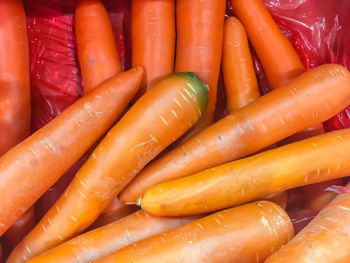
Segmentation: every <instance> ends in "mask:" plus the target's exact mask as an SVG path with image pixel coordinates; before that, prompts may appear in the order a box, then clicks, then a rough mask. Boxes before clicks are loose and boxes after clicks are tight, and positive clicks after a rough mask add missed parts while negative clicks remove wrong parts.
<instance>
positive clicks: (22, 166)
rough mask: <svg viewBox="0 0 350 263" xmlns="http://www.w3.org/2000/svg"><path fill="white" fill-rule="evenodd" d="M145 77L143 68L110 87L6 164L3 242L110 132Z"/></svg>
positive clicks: (0, 215) (1, 173) (0, 171)
mask: <svg viewBox="0 0 350 263" xmlns="http://www.w3.org/2000/svg"><path fill="white" fill-rule="evenodd" d="M143 75H144V70H143V69H142V68H137V69H132V70H130V71H128V72H125V73H122V74H120V75H118V76H116V77H114V78H112V79H110V80H108V81H106V82H105V83H103V84H102V85H101V86H100V87H99V88H98V89H96V91H94V92H92V93H91V95H90V94H89V95H88V96H85V97H83V98H81V99H80V100H78V101H77V102H75V103H74V104H73V105H72V106H70V107H68V108H67V109H66V110H65V111H63V112H62V113H61V114H60V115H59V116H58V117H56V118H55V119H54V120H52V121H51V122H50V123H49V124H47V125H46V126H44V127H43V128H41V129H40V130H39V131H37V132H36V133H34V134H33V135H31V136H30V137H29V138H27V139H26V140H24V141H23V142H21V143H20V144H18V145H17V146H15V147H14V148H12V149H11V150H10V151H8V152H7V153H6V154H5V155H4V156H3V157H2V158H1V159H0V163H1V166H0V181H1V184H0V207H1V209H0V236H1V235H2V234H3V233H4V232H5V231H6V230H7V228H9V227H10V225H11V224H12V223H14V222H15V220H16V219H18V218H19V217H20V216H21V215H22V214H23V213H24V212H25V211H26V210H28V209H29V208H30V207H31V206H32V205H33V204H34V203H35V201H37V200H38V199H39V197H40V196H41V195H42V194H43V193H45V191H46V190H47V189H48V188H49V187H50V186H51V185H53V184H54V183H55V182H56V181H57V180H58V179H59V177H60V176H61V175H63V174H64V172H65V171H67V170H68V169H69V167H71V166H72V165H73V164H74V163H75V162H76V161H77V160H78V159H79V158H80V157H81V156H82V155H83V154H84V153H85V152H86V151H87V150H88V149H89V148H90V147H91V146H92V145H93V144H94V142H95V141H96V140H97V139H98V138H99V137H100V136H101V135H103V134H104V133H105V132H106V130H107V129H108V128H110V126H111V125H112V124H113V122H114V121H115V120H116V118H117V117H118V116H119V115H120V114H121V113H122V112H123V111H124V109H125V107H126V106H127V105H128V103H129V101H130V100H131V99H132V98H133V96H134V95H135V94H136V91H137V89H138V87H139V85H140V83H141V79H142V78H143Z"/></svg>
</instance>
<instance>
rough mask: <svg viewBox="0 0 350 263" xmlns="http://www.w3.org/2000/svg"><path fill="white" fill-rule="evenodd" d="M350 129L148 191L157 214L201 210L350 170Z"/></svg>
mask: <svg viewBox="0 0 350 263" xmlns="http://www.w3.org/2000/svg"><path fill="white" fill-rule="evenodd" d="M349 156H350V129H346V130H341V131H336V132H332V133H328V134H324V135H320V136H317V137H313V138H310V139H307V140H304V141H300V142H296V143H292V144H288V145H286V146H282V147H280V148H276V149H274V150H270V151H267V152H264V153H260V154H258V155H255V156H251V157H248V158H245V159H241V160H238V161H234V162H231V163H227V164H224V165H221V166H217V167H214V168H211V169H208V170H205V171H202V172H200V173H197V174H194V175H192V176H188V177H185V178H181V179H177V180H173V181H169V182H165V183H162V184H159V185H157V186H154V187H153V188H151V189H149V190H148V191H147V192H146V193H145V194H144V196H143V197H142V200H141V202H142V208H143V209H145V210H146V211H148V212H149V213H151V214H154V215H161V216H179V215H191V214H200V213H206V212H210V211H216V210H219V209H223V208H227V207H231V206H235V205H239V204H242V203H245V202H249V201H253V200H257V199H261V198H265V197H268V196H270V195H273V194H276V193H280V192H282V191H285V190H288V189H291V188H295V187H299V186H303V185H308V184H313V183H317V182H322V181H327V180H330V179H335V178H340V177H344V176H347V175H348V174H350V162H349Z"/></svg>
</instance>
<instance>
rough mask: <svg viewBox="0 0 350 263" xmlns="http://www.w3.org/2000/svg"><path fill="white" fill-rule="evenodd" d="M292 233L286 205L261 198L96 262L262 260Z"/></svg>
mask: <svg viewBox="0 0 350 263" xmlns="http://www.w3.org/2000/svg"><path fill="white" fill-rule="evenodd" d="M293 235H294V230H293V225H292V222H291V220H290V219H289V217H288V215H287V214H286V213H285V212H284V211H283V209H281V208H280V207H279V206H278V205H276V204H274V203H271V202H268V201H261V202H256V203H251V204H246V205H243V206H239V207H235V208H231V209H227V210H224V211H220V212H218V213H215V214H212V215H210V216H207V217H204V218H201V219H199V220H196V221H194V222H192V223H189V224H187V225H185V226H182V227H179V228H177V229H174V230H171V231H168V232H166V233H163V234H161V235H158V236H154V237H150V238H147V239H144V240H141V241H138V242H136V243H134V244H132V245H129V246H128V247H125V248H123V249H121V250H119V251H117V252H115V253H113V254H111V255H109V256H107V257H105V258H102V259H100V260H96V261H93V262H94V263H102V262H104V263H121V262H123V263H124V262H125V263H126V262H133V263H139V262H140V263H141V262H142V263H148V262H156V261H159V262H166V263H176V262H183V263H192V262H196V263H197V262H198V263H201V262H206V263H214V262H215V263H216V262H222V263H226V262H227V263H241V262H257V263H259V262H263V260H264V259H266V258H267V257H268V256H269V255H270V254H271V253H273V252H274V251H276V250H277V249H278V248H279V247H281V246H282V245H284V244H286V243H287V242H288V241H289V240H290V239H291V238H292V237H293Z"/></svg>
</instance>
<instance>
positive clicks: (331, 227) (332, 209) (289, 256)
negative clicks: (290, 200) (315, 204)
mask: <svg viewBox="0 0 350 263" xmlns="http://www.w3.org/2000/svg"><path fill="white" fill-rule="evenodd" d="M348 187H349V186H348ZM349 211H350V194H349V193H347V194H341V195H338V196H337V197H336V198H335V199H334V200H333V201H332V202H331V203H330V204H329V205H327V206H326V207H325V208H324V209H323V210H322V211H321V212H320V213H319V214H318V215H317V216H316V217H315V218H314V219H313V220H312V221H311V222H310V223H309V225H307V226H306V227H305V228H304V229H303V230H302V231H301V232H300V233H299V234H298V235H296V236H295V238H294V239H292V241H291V242H290V243H288V244H287V245H286V246H284V247H283V248H281V249H280V250H278V251H277V252H275V253H274V254H272V255H271V256H270V257H269V258H268V259H267V260H266V261H265V263H278V262H283V263H295V262H298V263H309V262H317V263H347V262H349V258H350V249H349V242H350V235H349V231H348V229H349V228H348V227H349V222H350V213H349Z"/></svg>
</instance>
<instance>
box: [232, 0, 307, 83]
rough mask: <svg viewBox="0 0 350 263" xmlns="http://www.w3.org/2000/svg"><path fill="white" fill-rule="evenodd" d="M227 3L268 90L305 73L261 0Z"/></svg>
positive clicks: (236, 0) (237, 0)
mask: <svg viewBox="0 0 350 263" xmlns="http://www.w3.org/2000/svg"><path fill="white" fill-rule="evenodd" d="M231 3H232V8H233V11H234V12H235V15H236V16H237V17H238V18H239V20H240V21H241V22H242V24H243V25H244V27H245V29H246V30H247V34H248V37H249V40H250V42H251V43H252V45H253V47H254V49H255V51H256V53H257V54H258V57H259V59H260V61H261V64H262V66H263V68H264V71H265V73H266V76H267V79H268V80H269V83H270V86H271V88H272V89H275V88H278V87H279V86H283V85H285V84H287V83H288V82H290V81H291V80H292V79H293V78H295V77H297V76H298V75H300V74H301V73H303V72H304V71H305V69H304V66H303V65H302V63H301V61H300V59H299V57H298V55H297V53H296V52H295V50H294V49H293V47H292V45H291V43H290V42H289V40H288V39H287V38H286V37H285V36H284V35H283V33H282V31H281V29H280V28H279V27H278V25H277V24H276V22H275V21H274V20H273V18H272V17H271V15H270V13H269V11H268V10H267V8H266V7H265V6H264V4H263V2H262V0H231Z"/></svg>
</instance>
